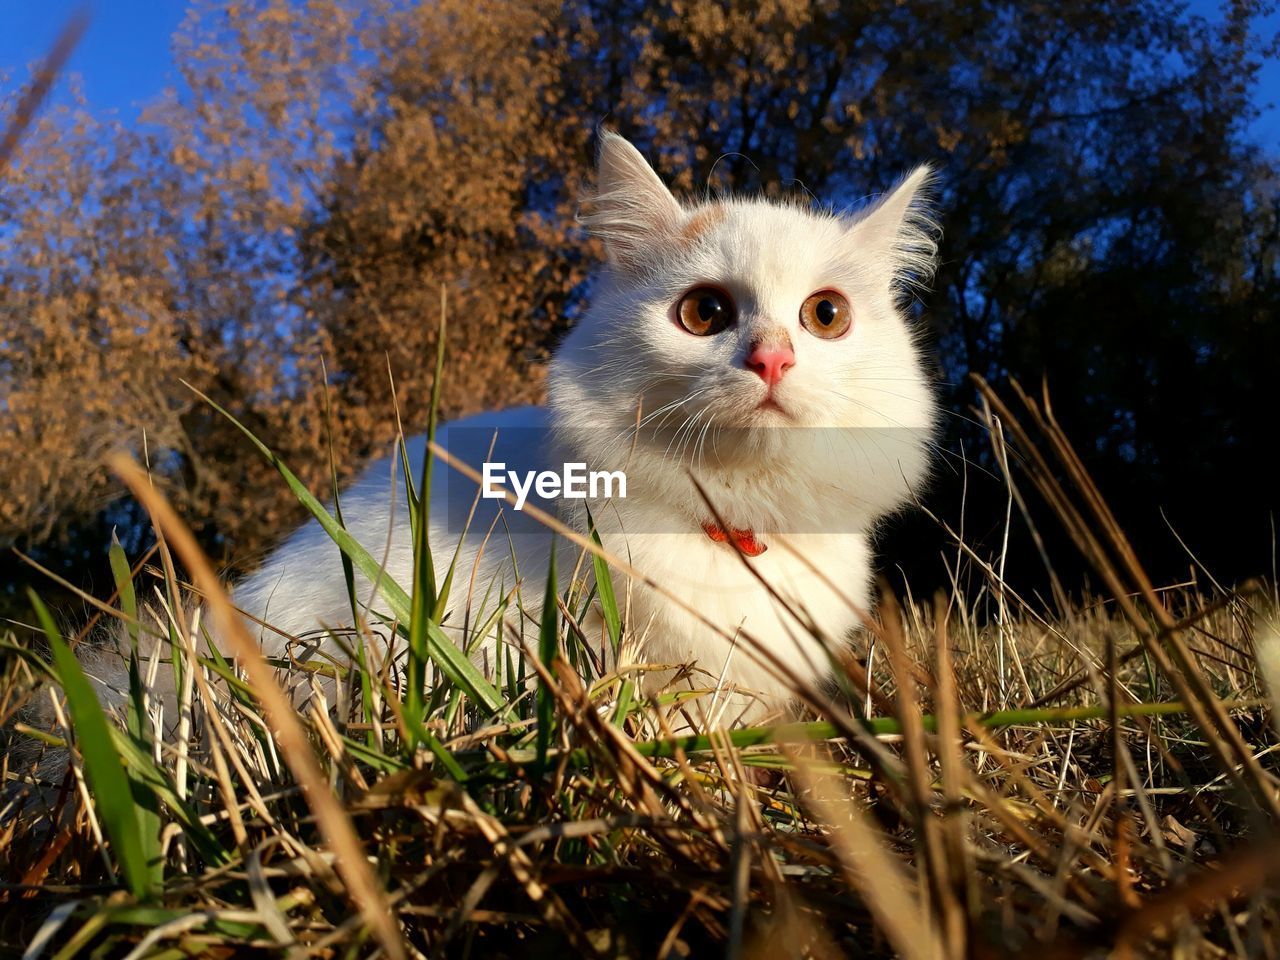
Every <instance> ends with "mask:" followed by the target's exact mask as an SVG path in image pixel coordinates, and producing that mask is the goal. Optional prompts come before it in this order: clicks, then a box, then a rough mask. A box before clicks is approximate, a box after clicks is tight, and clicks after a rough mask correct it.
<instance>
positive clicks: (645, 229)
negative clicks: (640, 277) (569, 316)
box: [579, 130, 684, 267]
mask: <svg viewBox="0 0 1280 960" xmlns="http://www.w3.org/2000/svg"><path fill="white" fill-rule="evenodd" d="M683 217H684V213H683V211H682V210H681V209H680V204H679V203H678V202H677V201H676V198H675V197H673V196H672V195H671V191H670V190H668V189H667V188H666V185H665V184H664V183H663V182H662V181H661V180H660V179H659V178H658V175H657V174H656V173H654V172H653V168H652V167H651V166H649V164H648V163H647V162H646V161H645V159H644V157H643V156H641V154H640V151H639V150H637V149H636V148H635V147H633V146H632V145H631V144H630V143H628V142H627V141H626V140H625V139H624V138H622V137H620V136H618V134H616V133H614V132H612V131H610V130H603V131H601V133H600V153H599V155H598V157H597V160H596V193H595V196H594V197H592V198H591V200H590V202H589V208H588V210H587V212H585V213H584V214H582V216H581V217H580V218H579V219H580V220H581V222H582V223H583V224H584V225H585V226H586V227H587V229H588V230H590V231H591V233H592V234H593V235H595V236H597V237H599V238H600V239H601V240H603V241H604V245H605V249H606V251H607V252H608V254H609V260H610V261H611V262H612V263H614V264H615V265H617V266H621V267H635V266H638V265H640V264H641V263H643V262H644V260H645V259H646V254H648V253H649V252H650V251H652V250H653V249H654V247H655V245H661V244H662V243H663V242H664V241H666V240H669V239H672V238H674V237H676V236H677V235H678V234H679V230H680V223H681V220H682V218H683Z"/></svg>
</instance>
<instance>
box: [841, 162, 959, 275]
mask: <svg viewBox="0 0 1280 960" xmlns="http://www.w3.org/2000/svg"><path fill="white" fill-rule="evenodd" d="M934 180H935V177H934V173H933V170H932V168H930V167H929V166H927V165H925V166H920V167H916V169H915V170H913V171H911V173H909V174H908V175H907V176H906V177H904V178H903V179H902V180H901V181H900V182H899V183H898V185H897V186H896V187H894V188H893V189H892V190H890V191H889V192H888V193H887V194H885V195H884V196H883V197H881V198H880V200H878V201H877V202H876V203H875V204H873V205H872V206H871V207H870V208H868V209H867V210H865V211H864V212H863V213H862V214H861V215H860V216H859V217H858V218H857V219H856V220H855V221H854V222H853V224H852V225H851V226H850V227H849V238H850V240H851V241H852V242H853V244H854V245H855V249H856V250H857V251H858V254H859V256H861V257H868V256H869V257H873V258H876V259H878V260H879V261H880V262H881V263H882V264H883V265H884V266H885V268H886V269H887V270H888V272H889V273H890V275H891V276H892V278H893V280H894V281H895V282H905V283H913V282H914V283H927V282H928V280H929V278H930V277H932V276H933V270H934V266H935V264H936V260H937V254H938V233H939V231H938V226H937V224H936V223H935V222H934V219H933V213H932V210H931V202H932V196H931V194H932V188H933V184H934Z"/></svg>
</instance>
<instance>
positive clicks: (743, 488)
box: [234, 134, 935, 700]
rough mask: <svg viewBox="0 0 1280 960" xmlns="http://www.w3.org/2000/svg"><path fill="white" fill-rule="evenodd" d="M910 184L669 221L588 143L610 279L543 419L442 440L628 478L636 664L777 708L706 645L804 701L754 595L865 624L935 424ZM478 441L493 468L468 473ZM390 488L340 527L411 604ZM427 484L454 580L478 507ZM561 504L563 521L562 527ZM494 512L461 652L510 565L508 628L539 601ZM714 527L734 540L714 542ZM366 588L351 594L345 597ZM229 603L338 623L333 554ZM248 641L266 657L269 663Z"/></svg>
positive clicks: (460, 612) (616, 503) (617, 544)
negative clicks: (896, 514) (733, 688)
mask: <svg viewBox="0 0 1280 960" xmlns="http://www.w3.org/2000/svg"><path fill="white" fill-rule="evenodd" d="M926 177H927V174H926V173H925V172H924V171H917V172H916V173H915V174H913V175H912V177H910V178H908V180H907V181H904V183H903V184H902V185H901V186H899V187H898V189H897V190H895V191H894V192H893V193H892V194H890V195H889V196H887V197H886V198H885V199H884V200H882V201H881V202H880V203H879V204H877V205H876V206H875V207H873V208H871V209H870V210H869V211H866V212H864V213H862V214H861V215H858V216H856V217H854V218H851V219H841V218H838V217H836V216H831V215H827V214H821V213H814V212H812V211H809V210H805V209H801V208H800V207H798V206H793V205H786V204H776V203H770V202H766V201H744V200H734V201H722V202H710V203H704V204H699V205H696V206H681V205H680V204H678V203H677V201H676V200H675V199H673V198H672V196H671V194H670V193H669V192H668V191H667V190H666V188H665V187H664V186H663V185H662V184H661V182H660V181H659V180H658V178H657V177H656V175H654V173H653V172H652V170H651V169H650V168H649V167H648V165H647V164H646V163H645V161H644V160H643V158H642V157H641V156H640V154H639V153H638V152H637V151H635V149H634V148H633V147H631V145H630V144H628V143H627V142H626V141H625V140H622V139H621V138H620V137H617V136H614V135H612V134H605V135H604V137H603V141H602V146H601V155H600V170H599V180H600V183H599V193H598V195H597V196H596V198H595V200H594V203H593V205H592V208H591V210H590V212H589V213H588V215H587V216H585V217H584V218H583V220H584V222H585V223H586V224H587V225H588V227H589V228H590V229H592V230H593V232H595V233H596V234H597V235H598V236H600V237H601V238H603V240H604V242H605V245H606V248H607V250H608V253H609V261H610V262H609V265H608V268H607V270H606V271H605V273H604V274H603V275H602V277H601V278H600V282H598V283H597V284H596V285H595V290H596V292H595V294H594V298H593V303H592V305H591V307H590V309H589V310H588V311H587V313H586V315H585V316H584V317H583V318H582V320H581V321H580V322H579V323H578V324H577V326H575V328H574V329H573V330H572V332H571V333H570V334H569V335H568V337H567V339H566V340H565V341H564V343H563V344H562V345H561V346H560V348H559V350H558V351H557V352H556V355H555V358H554V360H553V361H552V365H551V370H550V379H549V384H550V389H549V404H548V406H547V407H546V408H545V409H538V408H520V409H518V410H513V411H506V412H504V413H499V414H490V415H486V416H484V417H481V418H476V419H472V420H468V421H459V422H456V423H454V424H451V425H449V426H448V427H446V428H445V429H444V430H443V431H442V432H441V435H440V437H439V439H440V441H441V443H442V445H444V446H446V447H448V448H450V450H451V452H453V453H455V455H457V456H459V457H460V458H461V459H463V460H465V461H468V462H470V463H471V464H472V465H473V466H476V467H477V468H479V466H480V464H479V462H478V461H479V460H481V459H491V460H503V461H505V462H506V463H507V464H508V467H509V468H511V469H519V470H552V471H556V472H559V471H560V470H561V468H562V466H563V464H564V463H565V462H575V461H576V462H583V463H585V464H587V466H588V468H589V469H592V470H623V471H625V473H626V475H627V483H628V489H627V496H626V497H625V498H614V499H611V500H608V501H605V500H603V499H601V500H597V501H595V502H593V503H591V509H592V515H593V517H594V519H595V522H596V524H597V526H598V528H599V530H600V532H601V535H602V538H603V540H604V545H605V547H606V548H607V549H609V550H610V551H612V552H613V553H614V554H616V555H619V556H621V557H624V558H625V559H626V560H627V561H628V562H630V563H631V564H632V565H633V566H634V567H636V568H637V569H638V570H640V571H642V572H643V573H644V574H646V575H648V576H649V577H651V578H653V580H655V581H657V582H658V583H660V584H662V585H664V587H665V588H666V589H667V590H669V591H670V592H671V593H672V594H674V595H675V597H676V598H678V602H672V601H671V600H670V599H668V598H665V597H662V596H660V595H658V594H657V593H656V592H655V591H654V590H652V589H651V588H649V587H646V586H645V585H643V584H640V583H632V584H631V585H630V586H629V587H627V586H625V580H626V578H624V577H621V576H619V577H618V578H617V579H618V581H619V588H620V589H619V593H620V595H622V596H623V597H626V598H627V604H628V612H629V617H628V622H627V631H628V635H629V646H628V648H627V653H628V654H629V658H630V659H631V660H633V661H638V662H644V663H664V664H677V663H694V662H696V663H697V665H698V666H699V668H700V669H701V671H703V673H702V677H703V679H704V680H707V679H708V678H709V680H710V681H711V682H714V681H715V680H717V679H723V681H725V682H726V683H729V684H737V685H740V686H742V687H746V688H749V689H752V690H756V691H761V692H763V693H764V694H766V695H767V696H768V697H771V698H773V699H774V700H777V699H779V698H781V697H783V696H784V695H785V693H786V691H787V684H786V682H785V681H784V680H782V679H779V678H778V677H777V676H776V671H774V670H771V669H769V668H768V667H766V666H764V665H763V664H762V663H761V662H760V658H759V657H757V656H755V655H753V654H752V652H751V651H750V650H748V649H746V648H747V647H749V646H750V644H744V643H741V642H738V643H737V644H736V645H737V646H738V647H739V649H738V650H736V651H734V652H732V653H731V650H732V649H733V647H734V646H735V641H731V640H730V639H726V635H727V636H728V637H735V636H736V635H737V634H738V632H739V631H740V630H744V631H746V632H747V633H749V634H750V635H751V637H753V638H754V640H755V641H756V642H758V643H760V644H762V645H763V646H764V647H766V648H767V649H769V650H770V651H772V652H773V654H774V655H775V656H776V657H777V658H778V659H779V660H780V661H781V662H782V663H784V664H786V666H787V667H788V668H789V669H790V670H792V671H793V672H795V673H796V674H798V675H799V676H800V677H801V678H803V679H804V680H807V681H812V680H815V679H817V678H819V677H821V676H822V675H823V674H824V673H825V672H826V671H827V669H828V659H827V657H826V655H825V653H824V652H823V651H822V648H821V646H820V644H819V643H818V642H817V641H816V640H815V639H814V638H813V637H812V635H811V633H810V631H809V630H808V629H807V628H806V627H805V626H804V625H803V624H802V623H801V622H799V621H798V620H797V619H796V618H795V617H794V616H792V615H791V614H790V613H788V612H787V611H786V609H785V606H784V604H782V603H779V602H778V600H777V599H775V598H774V597H773V596H772V595H771V592H770V590H769V589H767V588H766V587H765V586H764V585H762V582H761V581H762V580H763V581H764V582H765V583H767V584H769V585H770V586H771V587H772V588H773V590H775V591H776V592H777V593H778V594H779V595H780V596H781V597H783V598H784V599H785V601H786V604H788V605H790V606H791V607H792V608H793V609H798V610H801V611H803V616H804V617H805V618H809V619H811V621H812V623H815V624H817V625H818V626H819V628H820V629H821V631H822V632H823V633H825V635H826V636H828V637H830V638H835V639H839V638H842V637H844V636H846V635H847V633H848V632H849V631H850V629H851V628H853V627H854V626H855V625H856V624H857V621H858V613H857V611H858V609H863V610H865V609H866V608H867V606H868V600H869V584H870V580H871V573H872V565H871V548H870V544H869V537H870V535H871V533H872V531H873V529H874V528H875V526H876V524H877V523H878V522H879V521H880V520H881V518H883V517H884V516H885V515H886V514H888V513H890V512H892V511H894V510H896V509H898V508H899V507H900V506H901V505H903V504H904V503H905V502H906V501H907V500H908V499H909V498H910V497H911V495H912V493H913V491H914V489H915V488H916V486H917V485H918V484H919V483H920V482H921V481H922V480H923V478H924V476H925V474H926V472H927V467H928V447H929V445H930V435H931V433H932V430H933V425H934V420H935V406H934V401H933V399H932V394H931V391H930V388H929V386H928V378H927V375H926V372H925V370H924V367H923V364H922V362H921V359H920V355H919V351H918V349H917V348H916V346H915V343H914V338H913V336H912V334H911V332H910V331H909V329H908V326H907V322H906V321H905V319H904V318H903V316H902V314H901V312H900V311H899V309H898V305H897V302H896V301H897V297H898V295H899V289H900V286H901V284H902V282H903V281H904V279H906V278H908V277H910V276H916V277H918V276H920V275H921V274H923V273H927V271H928V269H929V266H930V264H931V257H932V250H933V247H932V241H931V237H930V235H929V233H928V230H927V224H926V223H925V221H924V220H923V218H922V216H921V214H920V211H919V206H918V203H919V200H918V196H917V194H918V191H919V188H920V187H921V185H922V184H923V183H924V181H925V179H926ZM824 297H825V299H823V298H824ZM815 298H817V299H815ZM846 324H847V329H844V326H845V325H846ZM637 424H640V426H639V428H638V429H637ZM495 430H496V433H497V436H498V440H497V444H498V447H497V450H496V452H495V454H494V455H493V456H492V457H486V456H485V455H486V453H487V450H486V446H487V439H488V438H489V437H490V436H492V435H493V433H494V432H495ZM637 434H638V435H637ZM482 437H483V438H485V442H480V441H479V440H478V438H482ZM459 440H465V442H459ZM409 447H410V453H411V458H412V459H415V460H417V459H419V458H420V457H421V456H422V454H423V450H424V443H423V441H422V440H421V438H419V439H417V440H415V441H413V442H411V443H410V445H409ZM395 467H396V463H395V458H388V459H386V460H384V461H381V462H380V463H378V464H375V465H374V466H373V467H371V468H369V470H368V471H367V472H366V473H365V474H364V476H363V477H362V479H361V480H360V481H359V482H358V483H357V484H355V485H354V486H353V487H352V488H351V489H350V490H348V491H346V492H345V493H344V494H343V497H342V508H343V513H344V517H345V519H346V522H347V524H348V526H349V527H350V529H351V530H352V531H353V532H354V533H355V535H356V537H357V539H359V540H360V541H361V542H362V543H363V544H364V545H365V547H366V548H367V549H368V550H369V551H370V552H371V553H372V554H373V555H374V556H375V557H382V556H383V555H384V549H385V556H386V569H387V573H388V575H390V576H391V577H393V578H394V579H395V580H396V581H397V582H399V583H401V584H402V585H406V586H407V585H408V584H409V583H410V581H411V571H412V545H411V537H410V535H409V529H408V514H407V509H406V508H405V506H404V498H403V494H402V493H401V492H400V491H399V490H397V491H395V492H393V491H392V488H391V483H392V476H393V473H395V472H396V470H395ZM414 469H415V471H416V470H417V465H416V464H415V465H414ZM691 471H692V476H694V477H697V479H698V481H699V483H700V484H701V486H702V488H703V490H704V491H705V495H706V497H707V499H708V500H709V501H710V503H711V504H712V505H713V507H714V509H713V508H712V507H709V506H708V505H707V503H706V502H705V501H704V500H703V494H702V493H700V492H699V490H698V489H697V488H696V487H695V485H694V483H693V480H692V479H691ZM444 473H446V468H445V467H443V466H442V465H439V464H437V467H436V478H437V480H436V484H435V496H434V497H433V504H434V505H433V509H432V529H431V535H430V539H429V542H430V546H431V549H432V554H433V557H434V560H435V564H436V567H437V569H444V568H445V567H447V566H448V564H449V562H450V561H451V559H452V558H453V554H454V549H455V547H456V545H457V543H458V541H459V537H460V533H461V530H460V523H459V503H461V502H464V501H465V502H466V503H467V504H468V505H469V504H470V502H471V495H472V494H473V493H474V492H475V489H476V488H475V486H474V484H469V483H467V482H465V481H463V480H461V479H460V478H458V477H457V476H451V477H449V478H448V480H447V482H441V475H442V474H444ZM581 503H582V502H581V501H578V502H571V501H566V502H565V503H564V504H563V506H564V507H565V513H566V517H567V519H569V520H570V521H572V522H574V523H575V524H576V525H578V526H579V528H580V529H582V528H584V526H585V525H584V524H583V522H582V521H583V519H584V516H583V513H582V511H581V509H580V508H581ZM495 507H496V505H495V502H494V501H492V500H487V501H481V504H480V510H479V513H478V515H477V516H476V517H475V518H474V519H473V520H472V523H471V526H470V528H469V531H468V533H467V535H466V537H465V538H464V539H463V547H462V550H461V552H460V554H459V558H458V572H457V574H456V577H455V585H454V589H453V591H452V594H451V602H450V607H451V609H450V610H449V613H448V619H447V621H446V622H447V624H448V625H449V626H451V627H452V628H453V631H454V635H455V636H456V635H458V634H459V632H460V628H461V627H462V625H463V624H464V623H470V624H471V625H472V627H474V622H475V620H474V617H475V616H476V615H479V613H478V611H477V612H476V613H473V614H472V615H471V616H470V617H469V616H468V613H467V611H466V609H465V608H466V606H467V604H468V603H471V604H472V605H473V607H478V606H479V604H480V598H481V597H482V596H485V595H486V594H488V596H489V598H490V603H492V602H493V601H494V600H495V599H496V598H497V597H498V596H500V595H501V594H502V593H503V592H504V591H505V590H508V589H510V588H511V586H512V585H513V584H514V583H515V581H516V574H515V566H516V565H518V568H519V574H520V578H521V582H522V584H523V590H522V596H523V598H524V603H525V605H526V607H527V608H532V609H533V610H534V611H536V608H537V606H538V604H539V602H540V599H541V597H542V596H543V585H542V580H543V577H544V575H545V571H546V570H547V560H548V548H549V537H548V536H547V535H546V534H545V532H541V531H539V529H537V528H536V527H532V526H530V525H529V524H524V525H523V526H522V527H521V530H523V532H517V533H515V534H514V535H512V536H511V537H510V539H508V535H507V534H506V533H505V532H504V531H503V529H502V528H501V527H499V528H498V529H497V531H496V532H495V533H494V534H492V535H490V527H491V524H490V522H489V520H490V516H489V511H492V510H493V509H495ZM717 514H718V515H719V516H720V518H721V519H722V520H723V521H724V523H723V528H725V529H726V530H729V531H735V530H736V531H738V533H737V534H731V533H722V531H721V529H719V528H718V527H717V524H715V523H714V522H713V516H714V515H717ZM486 536H489V540H488V543H487V545H486V546H485V547H484V549H483V551H482V550H481V544H482V543H483V542H484V541H485V538H486ZM734 539H737V540H738V542H739V544H741V545H742V546H743V550H742V551H741V553H740V551H739V550H738V549H735V547H734V546H733V542H732V541H733V540H734ZM478 556H479V561H478V563H477V557H478ZM588 569H589V565H588ZM371 592H372V591H371V588H370V585H369V584H368V583H365V582H363V581H362V584H361V590H360V595H361V599H363V600H367V599H369V596H370V594H371ZM234 599H235V601H236V603H237V604H238V605H239V606H241V607H242V608H244V609H245V610H246V611H247V612H249V613H250V614H252V615H254V616H256V617H259V618H261V619H264V620H267V621H268V622H270V623H272V624H273V625H274V626H276V627H278V628H279V629H280V630H281V631H283V632H284V633H287V634H301V633H305V632H314V631H315V630H316V629H317V628H318V627H320V626H321V625H327V626H330V627H333V626H340V625H343V624H347V623H349V622H350V619H351V615H350V605H349V602H348V600H347V595H346V588H345V584H344V581H343V573H342V567H341V564H340V563H339V562H338V554H337V548H336V547H335V546H334V545H333V544H332V542H331V541H330V540H329V538H328V537H327V536H326V535H325V534H324V533H323V531H322V530H321V529H320V528H319V526H318V525H316V524H314V523H313V524H311V525H309V526H307V527H304V528H303V529H302V530H300V531H298V532H297V533H295V534H294V535H293V536H292V537H291V538H289V539H288V540H287V541H286V542H285V543H284V544H283V546H281V547H280V548H279V549H278V550H277V551H276V553H275V554H274V555H273V556H272V557H271V558H270V559H269V560H268V561H267V563H266V564H265V565H264V566H263V567H262V568H261V569H260V570H259V571H258V572H257V573H255V574H253V575H252V576H250V577H249V578H247V579H246V580H245V581H243V582H242V583H241V584H239V585H238V586H237V587H236V589H235V592H234ZM373 607H374V609H377V607H378V603H377V602H376V601H375V602H374V604H373ZM686 607H687V608H688V609H686ZM690 610H692V611H696V613H691V612H690ZM703 619H705V620H707V621H710V622H711V623H712V624H713V625H714V627H715V628H718V629H713V628H710V627H708V626H707V625H706V624H705V623H704V622H703ZM584 626H585V628H586V630H587V631H588V633H589V634H590V633H591V631H593V630H594V631H595V632H596V635H598V633H599V627H598V625H597V624H592V623H588V624H585V625H584ZM261 635H262V637H263V642H264V646H266V647H267V648H268V651H269V652H278V648H279V647H280V646H281V645H282V644H283V642H284V641H283V640H282V639H280V637H279V636H278V635H276V634H272V633H271V632H268V631H263V632H262V634H261ZM273 648H276V649H273ZM492 653H493V651H492V650H491V649H487V648H486V647H485V645H484V644H481V647H480V649H477V650H474V651H473V656H474V657H475V658H476V659H477V660H478V661H479V662H481V663H485V664H488V663H490V662H491V661H490V657H491V655H492Z"/></svg>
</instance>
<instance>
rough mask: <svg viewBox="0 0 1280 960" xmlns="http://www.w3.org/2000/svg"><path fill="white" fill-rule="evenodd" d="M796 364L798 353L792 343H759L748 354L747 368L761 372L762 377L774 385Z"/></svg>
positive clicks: (768, 384) (768, 383)
mask: <svg viewBox="0 0 1280 960" xmlns="http://www.w3.org/2000/svg"><path fill="white" fill-rule="evenodd" d="M795 365H796V353H795V351H794V350H792V349H791V347H790V345H788V346H785V347H773V346H768V347H767V346H764V345H763V344H762V345H758V346H756V347H753V348H752V350H751V353H749V354H748V355H747V369H748V370H754V371H755V372H756V373H758V374H760V379H761V380H763V381H764V382H765V384H766V385H767V386H770V387H772V386H773V385H774V384H775V383H777V382H778V381H779V380H781V379H782V375H783V374H784V373H786V372H787V371H788V370H790V369H791V368H792V367H794V366H795Z"/></svg>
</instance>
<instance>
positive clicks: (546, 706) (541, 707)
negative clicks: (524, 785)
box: [536, 536, 560, 770]
mask: <svg viewBox="0 0 1280 960" xmlns="http://www.w3.org/2000/svg"><path fill="white" fill-rule="evenodd" d="M547 566H548V570H547V590H546V596H545V599H544V600H543V603H542V622H541V623H540V624H539V628H538V656H539V658H540V659H541V660H542V662H543V664H545V665H546V666H547V668H548V669H550V667H551V661H552V660H554V659H555V656H556V639H557V636H558V634H559V629H558V627H559V621H560V618H559V609H558V607H557V606H556V594H557V593H558V591H557V590H556V538H555V537H554V536H553V537H552V538H551V560H550V562H549V563H548V564H547ZM554 721H555V701H554V699H553V698H552V696H551V690H550V688H549V687H548V686H547V683H546V681H545V680H543V679H541V677H539V680H538V738H537V751H538V753H537V761H536V763H537V767H538V769H539V770H541V769H543V768H544V765H545V764H546V760H547V747H548V746H550V744H551V725H552V723H554Z"/></svg>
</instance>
